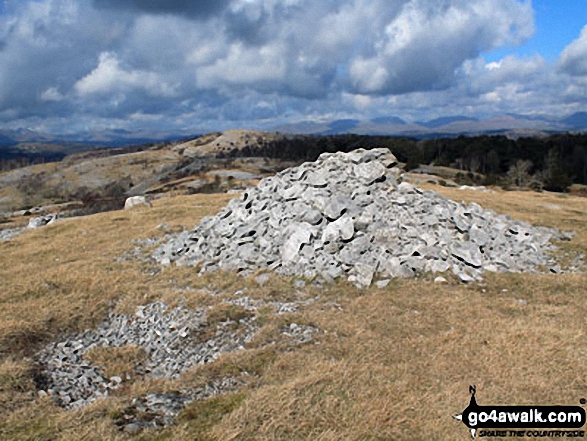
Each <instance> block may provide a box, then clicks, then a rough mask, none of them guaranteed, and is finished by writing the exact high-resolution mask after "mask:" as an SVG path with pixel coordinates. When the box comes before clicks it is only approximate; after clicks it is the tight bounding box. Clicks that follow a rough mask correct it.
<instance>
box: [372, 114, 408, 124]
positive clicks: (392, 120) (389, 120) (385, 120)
mask: <svg viewBox="0 0 587 441" xmlns="http://www.w3.org/2000/svg"><path fill="white" fill-rule="evenodd" d="M369 121H370V122H372V123H373V124H377V125H387V124H397V125H403V124H406V121H404V120H403V119H401V118H398V117H397V116H378V117H377V118H372V119H370V120H369Z"/></svg>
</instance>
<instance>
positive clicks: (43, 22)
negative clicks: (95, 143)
mask: <svg viewBox="0 0 587 441" xmlns="http://www.w3.org/2000/svg"><path fill="white" fill-rule="evenodd" d="M586 25H587V8H586V7H585V5H584V1H579V0H563V1H554V0H533V1H530V0H320V1H315V0H199V1H193V0H167V1H157V0H125V1H119V0H34V1H29V0H6V1H4V2H0V129H16V128H31V129H34V130H39V131H47V132H70V133H74V132H77V131H91V130H102V129H127V130H146V131H152V132H156V131H182V130H183V131H190V132H195V131H201V130H220V129H226V128H236V127H247V128H258V127H262V128H267V127H273V126H278V125H281V124H284V123H295V122H298V121H308V120H309V121H322V120H333V119H341V118H358V119H369V118H374V117H379V116H392V115H395V116H399V117H401V118H403V119H405V120H408V121H417V120H423V119H432V118H436V117H441V116H447V115H466V116H472V117H478V118H489V117H492V116H495V115H501V114H504V113H519V114H526V115H544V114H547V115H552V116H554V117H564V116H566V115H569V114H572V113H574V112H578V111H587V28H586Z"/></svg>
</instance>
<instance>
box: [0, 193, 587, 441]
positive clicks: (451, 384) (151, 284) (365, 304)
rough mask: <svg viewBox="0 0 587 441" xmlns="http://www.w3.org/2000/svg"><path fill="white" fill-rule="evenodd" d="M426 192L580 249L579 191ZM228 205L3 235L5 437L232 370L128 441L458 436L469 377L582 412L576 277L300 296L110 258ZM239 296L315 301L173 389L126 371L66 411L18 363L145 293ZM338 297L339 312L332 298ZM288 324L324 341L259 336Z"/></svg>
mask: <svg viewBox="0 0 587 441" xmlns="http://www.w3.org/2000/svg"><path fill="white" fill-rule="evenodd" d="M434 189H435V190H437V191H439V192H442V193H443V194H445V195H447V196H449V197H451V198H453V199H455V200H459V201H460V200H461V199H464V200H467V201H475V202H478V203H480V204H481V205H482V206H483V207H485V208H492V209H494V210H495V211H497V212H500V213H508V214H510V215H511V216H512V217H513V218H517V219H522V220H526V221H529V222H532V223H535V224H541V225H548V226H556V227H559V228H561V229H564V230H575V231H576V232H577V235H576V237H575V239H574V240H573V241H572V242H570V243H564V244H563V245H564V246H565V247H566V249H567V250H571V251H581V252H583V253H587V208H586V205H587V204H585V199H582V198H577V197H571V196H565V195H554V194H546V193H545V194H537V193H529V192H528V193H527V192H507V193H506V192H497V193H480V192H472V191H471V192H467V191H459V190H456V189H449V188H441V187H434ZM229 199H230V196H224V195H210V196H189V197H181V198H173V199H161V200H157V201H155V204H154V207H153V208H152V209H150V210H139V211H133V212H130V213H129V212H111V213H103V214H98V215H94V216H90V217H87V218H83V219H76V220H71V221H67V222H63V223H60V224H56V225H53V226H48V227H46V228H42V229H39V230H37V231H32V232H27V233H26V234H24V235H23V236H21V237H18V238H16V239H14V240H13V241H11V242H6V243H0V256H1V257H0V259H1V260H0V262H1V263H0V280H2V288H3V289H2V290H1V291H0V303H1V308H0V350H1V352H2V359H1V360H0V406H2V409H3V410H2V416H1V418H0V438H1V439H22V440H33V439H56V440H79V439H105V440H123V439H128V438H130V436H129V435H126V434H124V433H122V432H120V431H118V429H117V427H116V425H115V424H114V421H115V418H116V415H118V414H119V412H120V411H121V409H124V408H125V406H127V405H128V403H129V402H130V400H131V399H132V397H135V396H138V395H140V394H142V393H146V392H152V391H156V390H171V389H173V388H177V387H180V386H181V387H183V386H188V385H189V386H197V385H202V384H204V383H206V382H207V381H210V380H211V379H218V378H222V377H224V376H227V375H238V374H240V373H241V372H244V371H246V372H249V373H250V374H251V375H250V381H249V382H248V383H247V385H246V386H244V387H243V388H241V389H240V390H238V391H236V392H235V393H233V394H228V395H226V396H222V397H216V398H213V399H209V400H204V401H202V402H198V403H193V404H192V405H191V406H189V408H188V409H186V410H185V411H184V412H183V413H182V414H181V415H180V417H179V418H178V421H177V424H176V425H174V426H173V427H170V428H168V429H165V430H160V431H147V432H144V433H142V434H141V435H140V436H139V438H138V439H142V440H154V439H158V440H159V439H161V440H162V439H166V440H167V439H169V440H183V439H219V440H229V439H234V440H246V439H250V440H253V439H255V440H258V439H267V440H270V439H271V440H277V439H283V440H290V439H293V440H296V439H300V440H301V439H317V440H340V439H348V440H377V439H381V440H383V439H415V440H420V439H430V440H444V439H466V437H467V432H466V430H465V428H464V426H463V425H462V424H460V423H457V422H455V421H453V420H452V419H451V415H452V414H454V413H458V412H460V411H461V410H463V408H464V407H466V405H467V403H468V399H469V397H468V386H469V384H476V385H477V390H478V399H479V402H480V403H481V404H578V403H579V399H581V398H587V374H586V373H587V335H586V334H587V331H586V328H585V315H586V313H587V302H586V300H585V299H586V298H587V297H586V296H587V288H586V287H587V275H585V274H568V275H525V274H488V275H487V276H486V277H485V280H484V282H483V283H481V284H473V285H460V284H458V283H456V282H455V281H454V280H453V279H451V280H450V281H449V283H448V284H445V285H437V284H434V283H432V282H431V281H430V280H429V278H427V277H424V278H422V279H420V280H410V281H393V282H392V283H391V284H390V285H389V286H388V287H387V288H385V289H383V290H378V289H376V288H370V289H367V290H362V291H360V290H357V289H355V288H354V287H352V286H350V285H348V284H346V283H337V284H334V285H331V286H327V287H324V288H317V287H313V286H310V285H308V286H307V287H306V288H304V289H303V290H301V291H302V292H300V293H297V292H296V291H297V290H296V289H294V288H293V287H292V284H291V281H290V280H286V279H282V278H278V277H273V276H272V277H271V279H270V281H269V282H268V283H267V284H266V285H264V286H263V287H258V286H257V285H256V284H255V283H254V281H252V280H251V279H246V280H243V279H241V278H239V277H236V276H232V275H227V274H211V275H206V276H204V277H198V276H197V275H196V274H195V271H194V270H193V269H190V268H175V267H171V268H165V269H163V271H162V272H159V273H157V272H156V271H153V269H154V268H152V267H151V266H149V265H148V264H145V263H140V262H137V261H130V262H123V263H117V262H116V260H115V259H116V257H117V256H121V255H122V254H123V253H124V251H126V250H129V249H132V248H133V247H134V245H133V244H132V243H131V240H132V239H136V238H146V237H152V236H157V235H158V236H160V235H162V234H163V233H162V232H161V230H160V229H157V228H156V226H157V225H158V224H160V223H162V222H167V223H168V224H169V226H170V227H171V228H175V229H178V228H181V227H192V226H193V225H194V224H195V223H196V222H197V221H198V220H199V219H200V218H201V217H202V216H204V215H209V214H213V213H215V212H216V211H217V210H218V209H219V208H220V207H221V206H223V205H224V204H225V203H226V202H227V201H228V200H229ZM553 206H556V208H553ZM245 288H246V290H247V291H246V295H249V296H250V297H253V298H265V299H278V300H281V301H286V300H294V299H299V298H311V297H315V296H319V301H317V302H316V303H314V304H311V305H310V306H308V307H306V308H305V309H304V310H302V311H301V312H298V313H296V314H292V315H286V316H282V317H278V318H275V317H272V316H270V315H269V314H266V315H265V316H262V317H261V318H262V319H263V320H265V321H264V322H263V323H264V328H263V330H262V331H261V333H260V334H259V336H258V338H257V339H256V341H255V342H254V345H253V346H254V348H253V349H251V350H249V351H245V352H239V353H234V354H228V355H225V356H223V357H221V358H220V359H219V360H217V361H216V362H215V363H213V364H211V365H207V366H201V367H198V368H197V369H194V370H193V371H191V372H189V373H187V374H186V375H184V376H183V377H182V378H181V379H179V380H176V381H174V382H161V381H153V380H148V379H145V380H144V381H137V382H135V383H133V384H130V385H129V386H128V387H126V388H124V390H122V391H120V393H118V394H117V396H116V397H111V398H109V399H107V400H101V401H98V402H96V403H94V404H92V405H91V406H88V407H87V408H85V409H83V410H80V411H75V412H66V411H63V410H62V409H59V408H57V407H56V406H54V405H53V404H52V403H51V402H50V401H49V400H47V399H40V398H36V396H35V391H34V383H33V377H34V364H33V363H32V361H31V359H30V356H31V355H32V354H33V353H34V350H36V349H37V348H38V347H39V345H41V344H42V343H44V342H47V341H50V340H51V339H54V338H57V336H58V335H60V334H61V333H64V332H69V331H76V330H82V329H85V328H87V327H91V326H95V325H96V324H97V323H99V322H100V321H101V320H102V319H103V318H104V317H105V316H106V314H107V313H108V311H110V310H112V309H116V310H119V311H132V310H133V309H134V308H135V307H136V306H137V305H139V304H144V303H147V302H150V301H153V300H156V299H163V300H164V301H166V302H168V303H170V304H179V303H183V304H186V305H188V306H190V307H201V306H211V307H212V310H211V311H212V312H213V314H212V315H211V317H212V319H213V320H216V321H221V320H224V319H225V318H235V317H240V316H241V315H242V314H243V311H241V310H240V309H238V308H227V307H223V306H218V301H219V300H220V299H222V298H228V297H230V296H232V295H233V294H234V292H235V291H237V290H239V289H245ZM206 290H209V291H213V292H215V293H216V294H217V296H216V297H215V298H212V296H210V295H209V294H207V291H206ZM333 302H334V303H336V304H338V305H340V306H341V307H342V310H339V309H338V308H336V307H331V306H329V305H332V303H333ZM292 322H295V323H307V324H312V325H314V326H317V327H318V328H320V329H321V330H323V331H326V332H324V333H322V334H320V336H319V337H318V339H319V341H320V343H321V344H319V345H304V346H300V347H295V348H294V347H291V346H288V345H285V344H277V345H272V344H270V343H271V342H272V341H274V340H275V337H276V335H277V333H278V329H279V328H280V327H281V326H283V325H285V324H288V323H292ZM131 352H132V351H131ZM126 355H128V354H126ZM126 355H125V354H122V355H121V354H118V353H117V354H115V355H114V356H112V354H111V353H110V354H106V355H105V354H102V355H101V357H102V362H103V364H104V365H107V364H108V363H110V364H111V365H116V362H119V361H121V360H122V365H119V366H118V367H112V366H111V367H112V369H113V372H114V371H115V369H118V370H121V369H122V370H124V369H126V368H128V367H129V366H130V365H131V364H132V363H134V361H135V358H133V357H132V356H130V355H129V356H128V357H126ZM131 355H132V354H131ZM135 355H136V354H135ZM96 356H97V355H96ZM27 357H29V358H27ZM125 357H126V358H125Z"/></svg>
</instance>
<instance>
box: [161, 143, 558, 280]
mask: <svg viewBox="0 0 587 441" xmlns="http://www.w3.org/2000/svg"><path fill="white" fill-rule="evenodd" d="M400 180H401V170H400V169H399V168H398V167H397V160H396V158H395V157H394V156H393V155H392V154H391V152H390V151H389V150H388V149H373V150H363V149H359V150H355V151H352V152H349V153H334V154H333V153H324V154H322V155H320V157H319V158H318V160H317V161H316V162H308V163H304V164H302V165H300V166H299V167H294V168H289V169H287V170H284V171H282V172H280V173H278V174H277V175H275V176H272V177H268V178H265V179H263V180H261V181H260V182H259V184H258V186H257V187H255V188H251V189H249V190H247V191H246V192H245V193H244V194H243V195H242V197H240V198H237V199H234V200H232V201H230V203H229V204H228V205H227V206H226V207H225V208H224V209H222V210H221V211H220V212H219V213H218V214H217V215H216V216H213V217H206V218H204V219H203V220H202V221H201V222H200V224H199V225H198V226H196V228H195V229H194V230H193V231H190V232H184V233H181V234H180V235H179V236H177V237H176V238H175V239H173V240H171V241H170V242H168V243H167V244H165V245H163V246H162V247H160V248H159V249H158V250H157V251H156V253H155V258H156V259H157V260H158V261H159V262H160V263H162V264H170V263H171V262H176V264H178V265H199V266H200V268H201V271H202V272H204V271H215V270H219V269H224V270H235V271H237V272H239V273H244V274H251V273H253V272H255V271H257V270H261V269H269V270H273V271H275V272H277V273H279V274H283V275H288V276H298V277H305V278H310V279H311V278H314V277H317V276H319V277H322V278H323V279H325V280H326V281H332V280H335V279H339V278H345V279H347V280H349V281H350V282H352V283H354V284H355V285H357V286H360V287H365V286H369V285H370V284H371V283H372V281H373V279H374V278H375V277H378V278H380V279H389V278H394V277H402V278H409V277H414V276H416V275H418V274H422V273H425V272H428V271H429V272H433V273H438V272H440V273H442V272H445V271H452V272H453V273H454V274H456V275H457V276H458V277H459V278H460V279H461V280H462V281H463V282H470V281H473V280H479V279H480V278H481V274H482V272H483V271H493V272H537V271H540V270H549V269H550V270H551V271H553V272H560V268H559V267H558V266H557V265H556V262H555V261H554V259H553V258H552V257H551V256H550V255H549V254H550V251H552V250H553V249H554V248H555V247H554V246H553V245H552V244H551V243H550V240H551V239H552V238H553V237H557V236H558V237H560V233H559V232H557V231H555V230H553V229H548V228H543V227H534V226H531V225H529V224H527V223H524V222H519V221H513V220H510V219H509V217H508V216H503V215H497V214H496V213H495V212H493V211H491V210H484V209H483V208H481V207H480V206H479V205H477V204H475V203H472V204H469V205H465V204H460V203H457V202H454V201H452V200H450V199H447V198H445V197H443V196H440V195H439V194H437V193H435V192H432V191H423V190H421V189H419V188H417V187H414V186H413V185H410V184H408V183H406V182H402V183H400Z"/></svg>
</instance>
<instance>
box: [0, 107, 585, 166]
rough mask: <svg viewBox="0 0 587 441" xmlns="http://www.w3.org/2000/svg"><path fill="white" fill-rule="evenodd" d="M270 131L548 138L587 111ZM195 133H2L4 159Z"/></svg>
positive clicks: (384, 120)
mask: <svg viewBox="0 0 587 441" xmlns="http://www.w3.org/2000/svg"><path fill="white" fill-rule="evenodd" d="M263 129H264V130H266V131H273V132H280V133H283V134H312V135H336V134H345V133H355V134H359V135H390V136H403V137H413V138H431V137H454V136H459V135H471V136H474V135H483V134H486V135H498V134H501V135H506V136H509V137H512V138H518V137H521V136H546V135H550V134H553V133H562V132H577V131H587V112H578V113H574V114H572V115H569V116H567V117H565V118H556V117H552V116H549V115H518V114H511V113H510V114H504V115H499V116H495V117H492V118H489V119H477V118H471V117H469V116H464V115H452V116H444V117H441V118H436V119H432V120H429V121H416V122H409V121H406V120H404V119H402V118H400V117H398V116H394V115H389V116H379V117H376V118H372V119H369V120H360V119H339V120H334V121H301V122H297V123H293V124H283V125H280V126H270V127H264V128H263ZM198 133H201V131H198V130H194V132H193V133H189V134H188V133H186V132H184V133H180V134H178V133H173V132H166V133H162V132H150V131H141V132H137V131H128V130H120V129H117V130H102V131H96V132H88V133H74V134H63V135H51V134H46V133H39V132H35V131H33V130H27V129H19V130H4V131H2V130H0V158H2V157H12V156H15V155H16V156H20V155H22V154H24V155H33V156H34V155H36V154H41V155H42V154H43V153H45V152H46V151H54V152H55V153H58V154H62V155H65V154H69V153H74V152H79V151H84V150H91V149H94V148H100V147H120V146H127V145H141V144H149V143H160V142H165V141H177V140H180V139H189V138H194V137H196V136H197V134H198Z"/></svg>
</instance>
